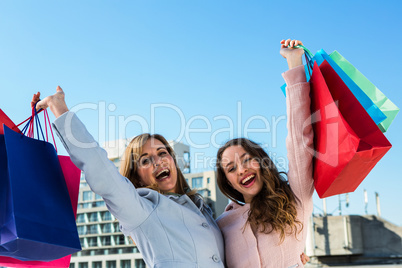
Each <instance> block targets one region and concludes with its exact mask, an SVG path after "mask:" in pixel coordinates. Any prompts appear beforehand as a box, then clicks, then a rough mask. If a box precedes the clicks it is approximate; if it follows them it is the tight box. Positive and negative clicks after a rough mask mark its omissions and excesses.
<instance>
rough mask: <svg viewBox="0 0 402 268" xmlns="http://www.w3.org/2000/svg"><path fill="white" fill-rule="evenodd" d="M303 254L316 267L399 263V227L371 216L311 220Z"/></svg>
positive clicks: (401, 236) (401, 249) (401, 231)
mask: <svg viewBox="0 0 402 268" xmlns="http://www.w3.org/2000/svg"><path fill="white" fill-rule="evenodd" d="M307 228H309V234H308V238H307V244H306V254H307V255H308V256H310V257H312V259H313V262H315V263H317V264H326V265H335V264H344V265H346V264H348V265H352V264H371V263H373V264H374V263H375V264H378V263H395V262H399V263H402V227H401V226H396V225H394V224H392V223H390V222H388V221H386V220H384V219H382V218H380V217H376V216H374V215H366V216H357V215H347V216H327V217H312V221H311V222H310V223H309V226H308V227H307Z"/></svg>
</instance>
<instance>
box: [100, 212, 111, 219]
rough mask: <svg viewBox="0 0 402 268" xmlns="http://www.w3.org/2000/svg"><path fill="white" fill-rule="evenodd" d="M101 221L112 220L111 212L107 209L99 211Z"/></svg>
mask: <svg viewBox="0 0 402 268" xmlns="http://www.w3.org/2000/svg"><path fill="white" fill-rule="evenodd" d="M101 217H102V221H111V220H112V214H110V212H109V211H103V212H102V213H101Z"/></svg>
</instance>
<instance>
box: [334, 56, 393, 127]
mask: <svg viewBox="0 0 402 268" xmlns="http://www.w3.org/2000/svg"><path fill="white" fill-rule="evenodd" d="M329 56H330V57H331V59H332V60H333V61H334V62H335V63H336V64H337V65H338V66H339V67H340V68H341V69H342V70H343V71H344V72H345V73H346V74H347V75H348V76H349V77H350V79H352V80H353V82H355V83H356V84H357V85H358V86H359V87H360V88H361V89H362V90H363V91H364V93H365V94H366V95H367V96H368V97H369V98H370V99H371V100H372V101H373V102H374V104H375V105H376V106H377V107H378V108H379V109H380V110H381V111H382V112H383V113H384V114H385V116H386V117H387V118H386V119H385V120H384V121H382V122H381V123H380V124H378V127H379V128H380V129H381V131H382V132H386V131H387V129H388V128H389V126H390V125H391V123H392V121H393V120H394V118H395V117H396V115H397V114H398V112H399V108H398V107H397V106H396V105H395V104H394V103H393V102H392V101H391V100H389V99H388V98H387V97H386V96H385V95H384V94H383V93H382V92H381V91H380V90H379V89H378V88H377V87H376V86H375V85H374V84H373V83H371V82H370V81H369V80H368V79H367V78H366V77H365V76H364V75H363V74H362V73H361V72H360V71H359V70H358V69H356V68H355V67H354V66H353V65H352V64H351V63H350V62H349V61H347V60H346V59H345V58H344V57H343V56H342V55H341V54H340V53H339V52H338V51H336V50H335V51H334V52H332V53H331V54H329Z"/></svg>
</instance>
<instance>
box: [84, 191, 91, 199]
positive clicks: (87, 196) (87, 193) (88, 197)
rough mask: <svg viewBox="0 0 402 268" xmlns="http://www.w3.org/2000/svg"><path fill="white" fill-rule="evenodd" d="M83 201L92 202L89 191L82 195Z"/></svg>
mask: <svg viewBox="0 0 402 268" xmlns="http://www.w3.org/2000/svg"><path fill="white" fill-rule="evenodd" d="M83 198H84V201H89V200H92V192H91V191H85V192H84V194H83Z"/></svg>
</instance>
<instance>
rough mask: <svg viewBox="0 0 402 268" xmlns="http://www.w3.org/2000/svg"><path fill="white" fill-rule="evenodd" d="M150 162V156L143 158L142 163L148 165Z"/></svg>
mask: <svg viewBox="0 0 402 268" xmlns="http://www.w3.org/2000/svg"><path fill="white" fill-rule="evenodd" d="M149 163H150V160H149V159H148V158H144V159H142V160H141V165H143V166H145V165H148V164H149Z"/></svg>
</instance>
